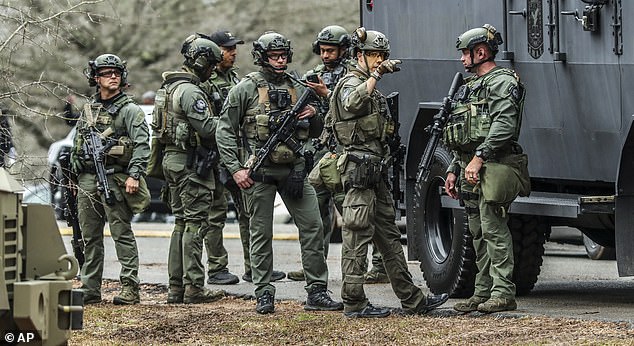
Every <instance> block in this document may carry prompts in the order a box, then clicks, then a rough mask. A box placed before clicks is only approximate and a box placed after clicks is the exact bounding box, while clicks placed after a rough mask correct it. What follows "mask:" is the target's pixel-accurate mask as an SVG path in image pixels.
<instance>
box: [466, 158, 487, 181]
mask: <svg viewBox="0 0 634 346" xmlns="http://www.w3.org/2000/svg"><path fill="white" fill-rule="evenodd" d="M483 162H484V161H482V159H481V158H479V157H477V156H474V157H473V159H471V162H469V164H468V165H467V168H465V170H464V175H465V178H466V179H467V182H469V184H471V185H475V184H476V183H477V182H478V173H479V172H480V168H482V163H483Z"/></svg>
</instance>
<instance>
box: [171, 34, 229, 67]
mask: <svg viewBox="0 0 634 346" xmlns="http://www.w3.org/2000/svg"><path fill="white" fill-rule="evenodd" d="M181 54H183V56H184V57H185V62H184V63H183V64H184V65H185V66H187V67H190V68H191V69H193V70H194V72H195V73H196V74H197V75H198V76H199V77H200V76H202V74H203V73H204V72H205V71H206V70H207V69H208V68H209V67H215V66H216V64H218V63H219V62H220V61H222V51H221V50H220V48H219V47H218V45H217V44H215V43H214V42H213V41H212V40H211V39H210V37H209V36H207V35H205V34H200V33H196V34H193V35H190V36H189V37H187V38H186V39H185V42H183V47H182V48H181Z"/></svg>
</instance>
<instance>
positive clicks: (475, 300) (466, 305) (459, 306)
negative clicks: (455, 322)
mask: <svg viewBox="0 0 634 346" xmlns="http://www.w3.org/2000/svg"><path fill="white" fill-rule="evenodd" d="M487 300H489V297H482V296H472V297H471V298H469V299H467V300H465V301H462V302H458V303H456V304H454V306H453V309H454V310H456V311H460V312H472V311H478V305H480V304H482V303H484V302H486V301H487Z"/></svg>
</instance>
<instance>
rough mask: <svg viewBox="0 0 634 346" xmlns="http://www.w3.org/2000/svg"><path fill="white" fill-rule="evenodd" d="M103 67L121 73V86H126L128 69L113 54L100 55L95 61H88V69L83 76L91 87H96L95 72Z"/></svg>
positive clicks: (123, 61) (124, 63)
mask: <svg viewBox="0 0 634 346" xmlns="http://www.w3.org/2000/svg"><path fill="white" fill-rule="evenodd" d="M104 67H112V68H116V69H118V70H119V71H121V86H123V85H126V84H128V69H127V68H126V62H125V60H121V58H119V57H118V56H116V55H114V54H101V55H100V56H98V57H97V58H95V60H90V61H88V68H87V69H85V70H84V75H85V76H86V78H87V79H88V84H89V85H90V86H91V87H93V86H96V85H97V82H96V81H95V77H96V76H97V71H98V70H99V69H100V68H104Z"/></svg>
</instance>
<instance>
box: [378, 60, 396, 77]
mask: <svg viewBox="0 0 634 346" xmlns="http://www.w3.org/2000/svg"><path fill="white" fill-rule="evenodd" d="M400 63H401V61H400V60H390V59H388V60H385V61H383V62H382V63H381V65H379V67H378V68H377V69H376V71H377V72H378V73H379V74H381V75H383V74H386V73H393V72H397V71H400V70H401V68H400V67H398V66H397V65H398V64H400Z"/></svg>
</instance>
